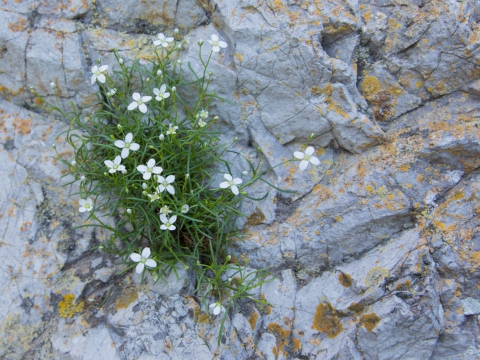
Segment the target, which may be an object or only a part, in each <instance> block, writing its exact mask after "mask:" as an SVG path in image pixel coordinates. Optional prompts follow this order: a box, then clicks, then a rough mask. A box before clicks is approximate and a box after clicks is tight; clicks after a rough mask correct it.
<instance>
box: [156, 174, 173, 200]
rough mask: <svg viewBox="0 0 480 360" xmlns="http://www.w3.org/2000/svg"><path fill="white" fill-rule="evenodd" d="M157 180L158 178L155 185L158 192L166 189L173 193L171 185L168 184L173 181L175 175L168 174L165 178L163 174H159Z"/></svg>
mask: <svg viewBox="0 0 480 360" xmlns="http://www.w3.org/2000/svg"><path fill="white" fill-rule="evenodd" d="M157 180H158V187H157V191H158V192H164V191H165V190H167V191H168V192H169V193H170V194H172V195H174V194H175V189H174V188H173V186H172V185H170V184H171V183H173V182H174V181H175V175H169V176H167V178H166V179H165V178H164V177H163V176H159V177H158V179H157Z"/></svg>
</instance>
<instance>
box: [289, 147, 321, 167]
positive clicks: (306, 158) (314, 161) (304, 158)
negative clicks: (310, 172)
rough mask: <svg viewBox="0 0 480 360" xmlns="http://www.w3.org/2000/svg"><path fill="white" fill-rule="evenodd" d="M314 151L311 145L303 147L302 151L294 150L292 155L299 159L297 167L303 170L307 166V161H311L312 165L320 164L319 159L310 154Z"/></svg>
mask: <svg viewBox="0 0 480 360" xmlns="http://www.w3.org/2000/svg"><path fill="white" fill-rule="evenodd" d="M314 153H315V149H314V148H313V146H309V147H307V148H306V149H305V151H304V152H302V151H295V152H294V153H293V156H295V157H296V158H297V159H301V160H302V161H300V165H299V168H300V170H302V171H303V170H305V169H306V168H307V166H308V163H309V162H310V163H312V164H313V165H320V160H318V159H317V158H316V157H315V156H312V155H313V154H314Z"/></svg>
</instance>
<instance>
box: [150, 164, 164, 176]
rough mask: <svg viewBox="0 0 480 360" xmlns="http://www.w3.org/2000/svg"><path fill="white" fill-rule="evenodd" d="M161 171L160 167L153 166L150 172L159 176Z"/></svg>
mask: <svg viewBox="0 0 480 360" xmlns="http://www.w3.org/2000/svg"><path fill="white" fill-rule="evenodd" d="M162 171H163V169H162V168H161V167H160V166H155V167H154V168H153V169H152V172H153V173H154V174H161V173H162Z"/></svg>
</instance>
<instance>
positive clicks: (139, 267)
mask: <svg viewBox="0 0 480 360" xmlns="http://www.w3.org/2000/svg"><path fill="white" fill-rule="evenodd" d="M143 269H145V265H144V264H143V263H141V262H139V263H138V265H137V267H136V268H135V271H136V272H137V274H141V273H142V272H143Z"/></svg>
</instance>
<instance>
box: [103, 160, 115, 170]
mask: <svg viewBox="0 0 480 360" xmlns="http://www.w3.org/2000/svg"><path fill="white" fill-rule="evenodd" d="M103 163H104V164H105V165H107V166H108V167H109V168H111V167H113V161H111V160H105V161H104V162H103Z"/></svg>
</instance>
